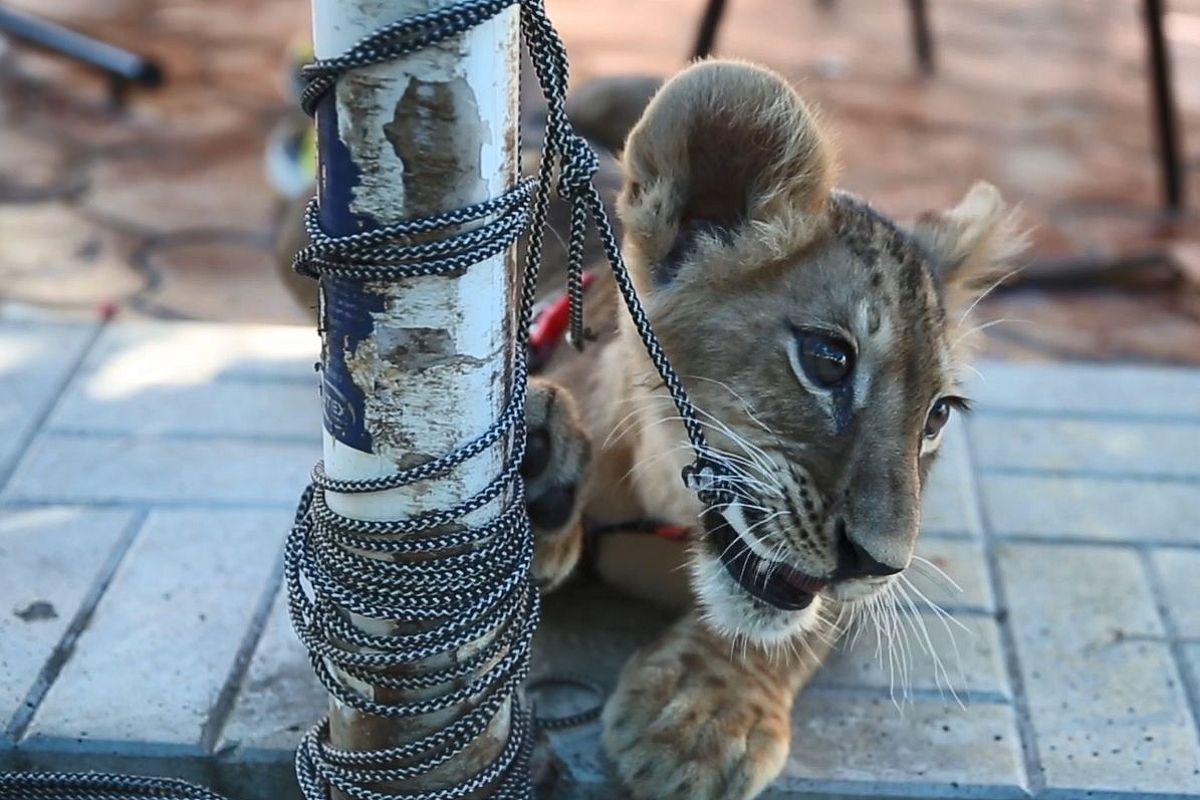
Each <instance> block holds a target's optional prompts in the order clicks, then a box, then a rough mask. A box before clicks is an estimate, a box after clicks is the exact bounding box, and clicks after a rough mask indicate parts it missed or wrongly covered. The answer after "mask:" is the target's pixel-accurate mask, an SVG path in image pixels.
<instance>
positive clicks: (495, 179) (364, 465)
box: [313, 0, 519, 797]
mask: <svg viewBox="0 0 1200 800" xmlns="http://www.w3.org/2000/svg"><path fill="white" fill-rule="evenodd" d="M449 4H450V3H449V2H447V0H392V2H379V1H378V0H313V31H314V37H313V39H314V49H315V53H316V56H317V58H318V59H321V58H330V57H335V56H338V55H340V54H342V53H343V52H345V51H346V50H348V49H349V48H350V47H351V46H352V45H353V44H354V43H355V42H356V41H357V40H358V39H360V38H361V37H363V36H364V35H366V34H369V33H371V32H373V31H375V30H377V29H379V28H381V27H383V26H385V25H387V24H390V23H393V22H396V21H397V20H400V19H403V18H406V17H408V16H411V15H415V14H418V13H421V12H425V11H429V10H430V9H431V8H438V7H442V6H446V5H449ZM518 42H519V22H518V14H517V11H516V9H515V7H510V8H509V9H507V10H506V11H504V12H502V13H501V14H500V15H499V16H498V17H496V18H494V19H492V20H491V21H489V22H485V23H484V24H482V25H479V26H478V27H476V28H474V29H473V30H471V31H469V32H467V33H465V34H463V35H461V36H458V37H456V38H453V39H451V40H449V41H448V42H446V43H444V44H441V45H438V46H435V47H431V48H427V49H425V50H423V51H420V52H418V53H415V54H413V55H411V56H408V57H405V58H402V59H400V60H398V61H395V62H391V63H387V64H382V65H378V66H375V67H368V68H361V69H356V70H353V71H351V72H350V73H349V74H347V75H345V76H344V77H343V78H342V79H341V80H340V81H339V82H338V86H337V89H336V92H330V93H328V94H327V95H326V96H325V97H324V98H323V100H322V101H321V105H320V106H319V107H318V110H317V131H318V154H319V160H320V165H319V186H318V197H319V202H320V221H321V225H322V227H323V228H324V229H325V231H326V232H327V233H330V234H332V235H347V234H351V233H355V232H358V231H361V230H367V229H370V228H371V227H373V226H377V225H382V224H388V223H392V222H395V221H397V220H400V219H404V218H412V217H421V216H429V215H433V214H437V213H440V212H443V211H448V210H452V209H456V208H460V207H463V206H467V205H470V204H473V203H477V202H480V201H483V200H485V199H488V198H491V197H497V196H499V195H500V194H502V193H503V192H504V190H505V189H507V188H508V187H510V186H511V185H512V184H513V182H514V181H515V180H516V177H517V164H518V161H517V152H516V149H517V141H518V136H517V110H518V109H517V101H518ZM514 259H515V257H514V256H513V254H512V253H509V254H507V255H501V256H497V257H494V258H491V259H489V260H487V261H485V262H483V263H480V264H477V265H475V266H473V267H471V268H469V269H466V270H464V271H463V272H462V273H461V274H459V275H456V276H452V277H447V276H436V277H429V278H421V279H413V280H408V281H403V282H398V283H383V284H381V283H368V284H358V283H351V282H348V281H344V280H339V279H334V278H329V277H325V278H323V279H322V281H321V300H322V303H321V309H322V310H321V324H322V328H323V332H324V352H323V359H322V361H323V385H324V397H325V431H324V458H325V465H326V471H327V473H328V474H329V476H330V477H331V478H334V479H343V480H366V479H371V478H377V477H381V476H385V475H388V474H391V473H393V472H395V471H397V470H399V469H403V468H405V467H408V466H412V465H413V464H414V463H419V462H420V461H422V460H424V459H426V458H428V457H436V456H438V455H441V454H444V453H448V452H450V451H452V450H454V449H455V448H456V447H458V446H460V445H462V444H463V443H465V442H468V441H470V440H472V439H473V438H475V437H477V436H478V435H480V434H481V433H483V432H484V431H485V430H486V429H487V427H488V426H489V425H490V424H491V422H492V421H493V420H494V419H496V417H497V416H499V414H500V412H501V409H502V407H503V405H504V401H505V398H506V396H507V394H508V389H509V383H510V380H511V377H510V376H509V375H508V374H506V373H507V371H506V364H507V363H509V359H508V357H507V355H508V354H509V352H510V351H511V348H512V346H513V336H514V313H513V308H514V304H515V301H516V296H517V295H516V292H517V284H516V281H517V271H516V268H515V260H514ZM501 455H502V454H500V453H495V452H493V453H492V454H487V453H485V454H484V455H482V456H479V457H476V458H472V459H469V460H468V461H467V462H465V463H464V464H463V465H462V466H461V467H458V468H456V469H455V470H454V471H453V472H452V473H451V474H450V475H448V476H444V477H439V478H438V479H437V480H435V481H426V482H421V483H418V484H415V485H413V486H411V487H407V488H405V489H400V490H393V491H388V492H383V493H376V494H359V495H349V494H345V495H343V494H335V493H330V494H329V495H328V502H329V506H330V508H331V509H332V510H333V511H336V512H338V513H340V514H344V515H346V516H349V517H353V518H356V519H365V520H388V519H399V518H406V517H411V516H413V515H416V514H419V513H421V512H424V511H427V510H431V509H436V508H448V507H452V506H454V505H455V504H456V502H458V501H460V500H462V499H463V498H466V497H468V496H471V495H473V494H475V493H476V492H478V491H480V490H481V489H482V488H483V487H484V486H485V485H486V484H487V482H488V481H489V479H490V478H492V477H494V476H495V475H496V474H497V472H498V471H499V469H500V463H499V462H500V457H501ZM507 499H508V498H505V497H501V498H498V499H497V500H496V501H493V503H491V504H489V505H487V506H486V507H485V508H483V509H481V510H480V511H478V512H476V513H475V515H473V516H468V517H467V518H466V519H465V522H467V523H468V524H474V523H475V522H476V517H477V518H478V519H479V520H483V519H485V518H489V517H492V516H494V515H495V514H496V510H497V508H499V507H501V506H502V504H503V503H504V502H505V501H506V500H507ZM351 618H352V620H353V622H354V624H355V625H356V626H358V627H359V628H360V629H361V630H364V631H369V632H371V633H374V634H387V633H389V632H392V631H395V630H400V629H401V628H400V626H399V625H398V623H392V622H383V623H381V622H379V621H376V620H369V619H366V618H362V617H357V616H352V617H351ZM406 632H411V631H406ZM483 644H485V643H483V642H478V643H476V644H475V645H474V646H468V647H467V648H465V649H464V650H463V651H460V652H459V653H457V654H451V655H450V658H454V657H462V656H464V655H469V653H470V652H476V651H477V648H478V647H480V646H482V645H483ZM441 663H442V662H438V663H434V661H432V660H431V662H430V664H429V666H430V667H435V666H438V665H440V664H441ZM346 683H348V684H349V685H352V686H354V687H356V688H357V689H358V690H359V691H360V692H362V693H363V694H364V695H366V696H367V697H370V698H374V699H378V700H382V701H385V702H395V701H397V700H399V699H415V698H414V697H413V696H412V695H407V696H402V697H397V696H396V695H397V693H396V692H388V691H386V690H384V689H382V688H380V687H371V686H364V685H362V684H361V682H358V681H354V680H352V679H349V678H348V676H347V677H346ZM445 691H446V688H445V687H441V688H439V690H437V691H435V692H433V693H434V694H442V693H444V692H445ZM464 710H465V709H450V710H448V711H445V712H442V713H440V714H431V715H427V716H424V717H414V718H403V719H387V718H382V717H374V716H371V715H368V714H365V713H363V712H360V711H357V710H355V709H353V708H349V707H345V706H342V705H341V704H339V703H338V702H336V701H333V702H332V703H331V713H330V744H331V745H332V746H333V747H335V748H338V749H343V750H349V751H364V750H378V749H383V748H387V747H392V746H397V745H401V744H406V743H409V742H412V741H415V740H417V739H419V738H420V737H421V736H423V735H426V734H429V733H431V732H433V731H437V730H440V729H442V728H444V727H445V726H446V724H447V723H448V722H449V721H450V720H452V719H453V718H455V717H456V716H458V715H460V714H461V713H462V711H464ZM510 713H511V708H510V707H509V706H508V705H507V704H506V705H505V706H504V707H502V708H501V710H500V711H499V712H498V713H497V715H496V717H495V718H494V719H493V721H492V724H491V726H490V727H489V728H488V729H487V730H485V731H484V733H483V735H481V736H479V737H478V738H477V739H476V740H475V741H474V743H472V744H471V745H469V746H468V747H467V748H466V749H465V750H464V751H463V752H462V753H461V754H460V755H459V756H457V757H456V758H454V759H452V760H451V761H449V762H448V763H446V764H444V765H442V766H441V767H439V768H438V769H436V770H435V771H434V772H432V773H430V774H429V775H427V776H424V778H422V779H421V780H420V781H415V780H414V781H407V782H406V783H405V785H403V786H376V787H373V788H375V789H376V790H378V791H382V792H396V793H399V792H401V791H403V792H414V791H419V790H428V789H440V788H445V787H447V786H451V785H454V784H455V783H458V782H459V781H461V780H462V779H463V778H464V777H465V776H468V775H472V774H475V773H476V772H478V771H479V770H480V768H481V767H482V766H483V765H485V764H487V763H489V762H490V761H492V760H493V758H494V757H495V756H496V754H497V753H498V752H499V750H500V748H501V746H502V745H503V743H504V740H505V736H506V734H507V730H508V726H509V724H510ZM338 796H340V795H339V794H338V793H336V792H335V797H338Z"/></svg>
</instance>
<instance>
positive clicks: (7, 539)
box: [0, 507, 134, 731]
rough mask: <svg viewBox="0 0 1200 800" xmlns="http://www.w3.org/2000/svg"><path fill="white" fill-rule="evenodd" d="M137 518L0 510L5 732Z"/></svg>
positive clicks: (0, 714)
mask: <svg viewBox="0 0 1200 800" xmlns="http://www.w3.org/2000/svg"><path fill="white" fill-rule="evenodd" d="M133 518H134V514H133V512H131V511H119V510H96V509H81V508H67V507H63V508H37V509H24V510H17V509H0V643H2V646H0V731H2V730H3V729H4V728H6V727H7V726H8V725H9V724H11V723H12V721H13V716H14V714H15V713H16V711H17V707H18V705H19V704H20V703H22V702H23V701H24V700H25V698H26V696H27V694H28V693H29V691H30V689H31V688H33V684H34V682H35V681H36V679H37V677H38V674H39V672H40V671H41V669H42V668H43V666H45V664H46V662H47V660H48V659H49V658H50V657H51V655H52V654H53V653H54V652H55V650H56V648H57V647H58V645H59V643H60V642H61V641H62V639H63V636H64V634H66V633H67V631H68V629H69V628H71V626H72V621H73V620H74V619H75V616H76V614H78V613H79V611H80V609H81V606H82V604H83V602H84V600H85V598H88V597H89V596H90V594H91V593H92V591H93V588H94V585H95V582H96V579H97V575H98V574H99V572H100V571H101V569H102V568H103V567H104V565H105V563H106V562H107V561H108V560H109V558H111V557H114V555H116V554H115V549H116V546H117V543H118V542H119V541H120V540H121V539H122V535H123V534H124V533H125V531H126V530H127V529H128V528H129V526H130V524H131V523H132V521H133Z"/></svg>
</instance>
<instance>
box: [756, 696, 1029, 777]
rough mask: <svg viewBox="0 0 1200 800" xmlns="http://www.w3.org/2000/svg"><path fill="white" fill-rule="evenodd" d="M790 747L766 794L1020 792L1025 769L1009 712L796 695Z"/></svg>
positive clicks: (985, 707)
mask: <svg viewBox="0 0 1200 800" xmlns="http://www.w3.org/2000/svg"><path fill="white" fill-rule="evenodd" d="M792 742H793V744H792V752H791V754H790V755H789V757H788V761H787V766H786V767H785V768H784V774H783V776H782V777H781V778H780V780H779V781H777V783H776V785H775V786H774V787H773V788H772V790H771V791H770V792H769V793H768V794H766V795H765V797H767V798H772V797H778V798H784V797H788V796H789V794H800V793H805V794H808V795H810V796H811V795H818V796H819V795H820V794H822V793H823V792H828V793H830V794H832V793H834V792H837V793H847V791H848V790H850V789H851V787H853V788H854V789H856V790H857V792H859V793H862V794H901V795H906V796H909V797H913V796H918V797H919V796H930V795H934V796H937V795H941V796H944V797H946V796H948V797H1021V796H1024V795H1025V792H1024V788H1023V787H1024V785H1025V776H1024V767H1023V764H1022V761H1021V752H1020V743H1019V739H1018V735H1017V731H1016V723H1015V718H1014V716H1013V710H1012V708H1011V707H1010V706H1007V705H991V704H985V703H972V704H970V705H968V706H967V707H966V708H961V707H959V706H958V705H955V704H943V703H937V702H927V703H917V704H915V705H914V706H911V707H908V708H906V709H905V710H904V713H903V714H901V713H899V712H898V711H897V710H896V708H895V707H893V706H892V705H891V704H890V703H889V702H888V701H887V700H880V699H872V700H866V699H863V700H859V699H850V698H847V697H843V696H840V695H835V694H818V693H815V692H813V693H808V694H801V696H800V698H799V699H798V700H797V703H796V711H795V724H794V727H793V732H792Z"/></svg>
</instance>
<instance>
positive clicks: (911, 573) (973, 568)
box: [905, 537, 996, 611]
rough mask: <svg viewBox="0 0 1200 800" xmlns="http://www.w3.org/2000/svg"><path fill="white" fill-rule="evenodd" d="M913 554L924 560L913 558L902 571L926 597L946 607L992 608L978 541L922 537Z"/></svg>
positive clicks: (991, 609) (990, 592) (985, 568)
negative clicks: (904, 571)
mask: <svg viewBox="0 0 1200 800" xmlns="http://www.w3.org/2000/svg"><path fill="white" fill-rule="evenodd" d="M917 555H918V556H921V558H923V559H925V561H922V560H920V559H914V561H913V563H912V564H911V565H910V566H909V568H908V571H907V572H906V573H905V574H906V575H907V576H908V579H909V580H910V581H912V583H913V585H914V586H915V587H916V589H919V590H920V591H921V593H922V594H924V595H925V597H927V598H928V599H929V600H931V601H932V602H934V603H937V604H938V605H940V606H942V607H943V608H949V609H969V610H971V611H993V610H995V607H996V604H995V600H994V599H993V597H992V588H991V584H990V582H989V578H988V573H987V564H986V562H985V561H984V554H983V547H982V546H981V545H980V544H979V543H978V542H971V541H955V540H952V539H939V538H934V537H925V538H922V539H921V540H920V541H919V542H918V543H917ZM926 561H927V562H931V563H926ZM939 570H940V572H939ZM941 573H945V574H941ZM955 584H957V587H956V586H955Z"/></svg>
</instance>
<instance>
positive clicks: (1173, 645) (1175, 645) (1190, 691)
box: [1137, 545, 1200, 742]
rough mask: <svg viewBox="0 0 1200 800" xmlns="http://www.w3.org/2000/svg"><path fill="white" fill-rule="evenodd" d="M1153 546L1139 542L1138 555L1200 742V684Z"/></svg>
mask: <svg viewBox="0 0 1200 800" xmlns="http://www.w3.org/2000/svg"><path fill="white" fill-rule="evenodd" d="M1153 549H1154V548H1153V547H1151V546H1150V545H1140V546H1138V548H1137V551H1138V556H1139V558H1140V560H1141V564H1142V572H1143V573H1144V574H1145V578H1146V583H1148V584H1149V586H1150V593H1151V595H1152V596H1153V597H1154V607H1155V613H1156V614H1157V615H1158V618H1159V621H1160V622H1161V623H1162V626H1163V632H1164V633H1166V635H1167V647H1168V648H1169V649H1170V651H1171V660H1172V661H1174V662H1175V671H1176V672H1177V673H1178V674H1179V686H1180V688H1181V689H1182V690H1183V697H1184V699H1185V700H1186V701H1187V704H1188V708H1187V712H1188V717H1189V718H1190V719H1191V721H1192V731H1193V732H1194V733H1195V734H1196V739H1197V741H1198V742H1200V686H1197V685H1196V682H1195V681H1193V680H1192V674H1191V670H1189V669H1188V666H1187V663H1186V659H1185V658H1184V653H1183V648H1184V645H1185V644H1186V643H1187V642H1186V641H1185V637H1184V636H1183V634H1182V633H1181V632H1180V628H1179V626H1178V625H1177V624H1176V622H1175V612H1174V610H1173V609H1172V607H1171V606H1170V605H1169V604H1168V603H1167V594H1166V591H1165V588H1164V586H1163V581H1162V575H1161V574H1159V571H1158V567H1157V566H1156V565H1155V564H1154V559H1153V558H1151V557H1150V554H1151V550H1153Z"/></svg>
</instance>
